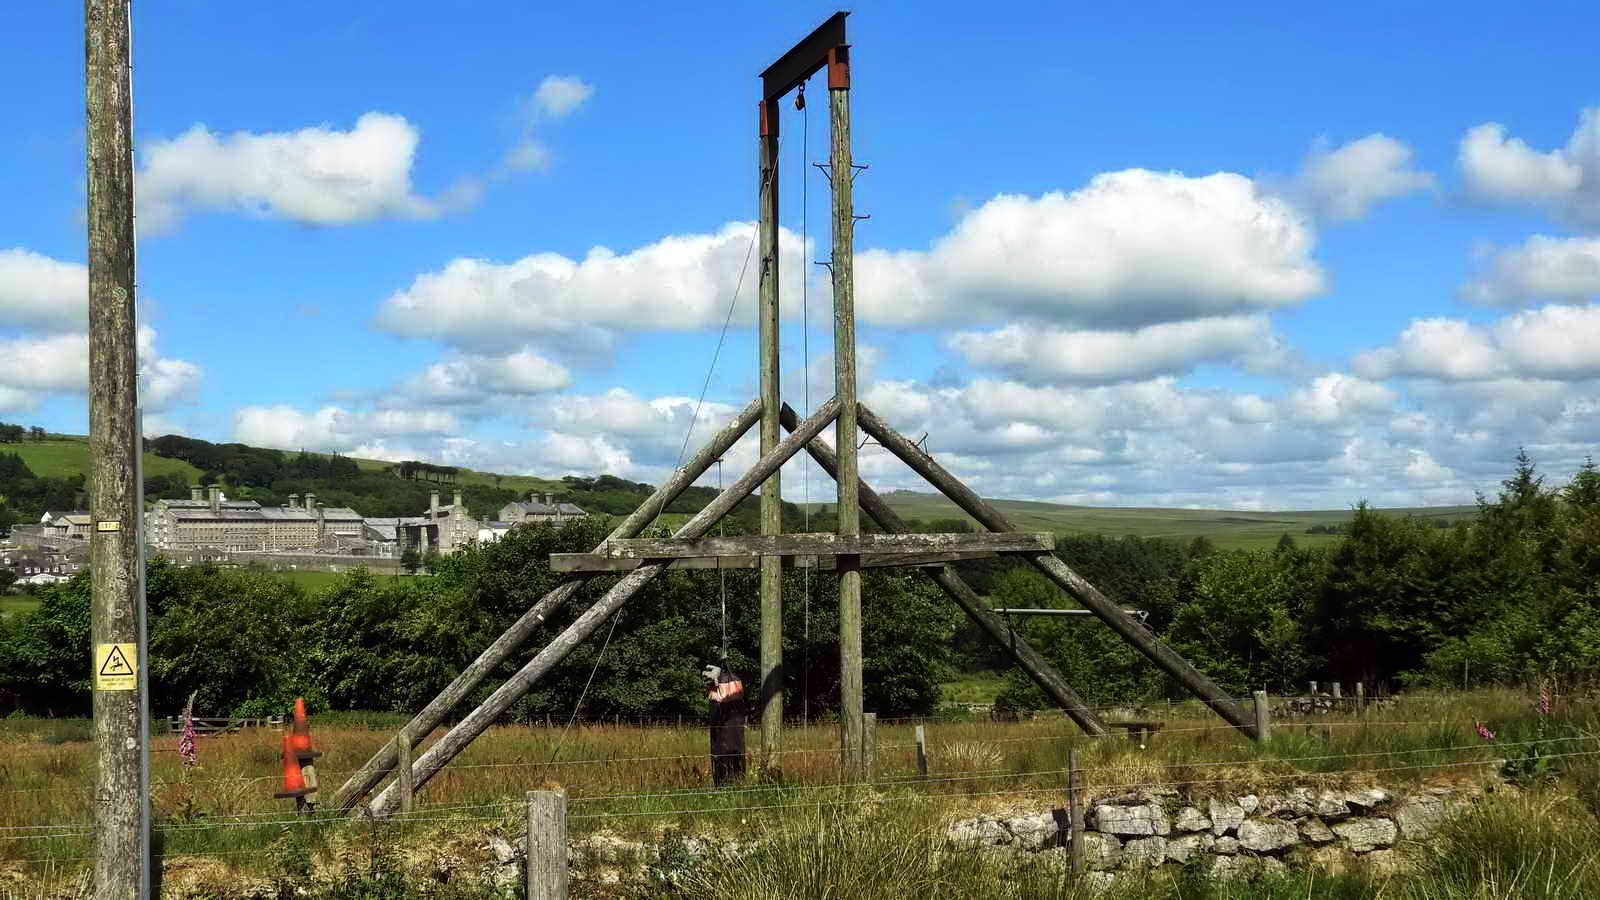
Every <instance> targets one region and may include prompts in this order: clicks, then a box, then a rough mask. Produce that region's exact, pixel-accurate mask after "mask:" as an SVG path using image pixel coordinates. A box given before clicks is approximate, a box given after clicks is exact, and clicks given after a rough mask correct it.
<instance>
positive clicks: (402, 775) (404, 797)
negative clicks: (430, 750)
mask: <svg viewBox="0 0 1600 900" xmlns="http://www.w3.org/2000/svg"><path fill="white" fill-rule="evenodd" d="M394 746H395V750H396V751H398V753H399V763H398V764H397V765H396V766H395V783H396V784H398V785H399V786H400V815H402V816H409V815H411V806H412V803H413V798H414V797H415V796H416V793H417V780H416V777H415V775H414V774H413V773H412V771H411V747H412V744H411V726H409V725H407V726H406V727H404V728H401V729H400V733H399V734H397V735H395V736H394Z"/></svg>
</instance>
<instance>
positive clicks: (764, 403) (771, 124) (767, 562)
mask: <svg viewBox="0 0 1600 900" xmlns="http://www.w3.org/2000/svg"><path fill="white" fill-rule="evenodd" d="M760 139H761V150H760V157H761V197H760V216H761V222H760V226H759V228H760V241H761V285H760V294H761V304H760V305H761V311H760V323H761V328H760V331H761V350H760V356H761V452H762V453H763V454H766V453H770V452H772V448H774V447H776V446H778V410H779V406H780V404H781V403H782V399H781V397H780V396H779V388H778V268H779V262H780V260H781V258H782V251H781V248H780V247H779V245H778V101H777V100H776V99H766V100H762V101H761V138H760ZM761 533H762V534H781V533H783V488H782V473H781V472H773V473H772V477H771V478H768V479H767V481H766V483H765V484H763V485H762V486H761ZM760 593H761V682H760V686H759V688H758V690H757V693H756V707H757V715H758V716H759V717H760V719H761V765H762V767H763V768H766V767H768V766H770V765H772V764H773V763H774V762H775V761H776V760H777V753H778V739H779V732H780V731H781V730H782V728H783V559H782V558H781V557H777V556H763V557H761V588H760ZM722 664H725V663H722Z"/></svg>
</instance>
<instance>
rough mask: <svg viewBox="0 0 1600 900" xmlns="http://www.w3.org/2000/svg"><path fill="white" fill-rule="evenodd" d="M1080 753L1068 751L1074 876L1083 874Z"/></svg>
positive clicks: (1069, 835)
mask: <svg viewBox="0 0 1600 900" xmlns="http://www.w3.org/2000/svg"><path fill="white" fill-rule="evenodd" d="M1078 779H1079V774H1078V751H1076V750H1068V751H1067V826H1068V827H1069V828H1071V829H1072V830H1071V831H1070V832H1068V833H1067V855H1068V859H1070V860H1071V861H1072V874H1074V875H1081V874H1083V857H1084V852H1083V785H1082V783H1081V782H1080V781H1079V780H1078Z"/></svg>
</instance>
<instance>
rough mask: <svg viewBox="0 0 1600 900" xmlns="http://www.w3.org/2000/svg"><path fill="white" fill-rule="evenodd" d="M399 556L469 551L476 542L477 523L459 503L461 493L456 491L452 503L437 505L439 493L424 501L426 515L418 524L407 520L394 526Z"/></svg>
mask: <svg viewBox="0 0 1600 900" xmlns="http://www.w3.org/2000/svg"><path fill="white" fill-rule="evenodd" d="M397 531H398V533H399V542H400V546H399V549H400V552H401V553H404V552H405V551H407V550H415V551H417V552H418V553H424V554H425V553H428V552H429V551H437V552H439V553H444V554H449V553H455V552H456V551H458V550H461V549H463V548H465V547H469V546H471V545H472V544H473V542H475V541H476V540H477V539H478V520H477V519H474V518H473V517H472V513H471V512H469V511H468V510H467V505H466V504H465V503H462V502H461V492H460V491H456V495H455V502H454V503H451V504H449V505H448V506H440V505H439V492H438V491H434V492H433V493H432V494H431V495H430V496H429V497H428V513H427V515H426V516H423V517H421V521H420V522H419V521H416V519H413V518H410V517H407V518H405V519H403V520H401V522H400V524H399V525H398V526H397Z"/></svg>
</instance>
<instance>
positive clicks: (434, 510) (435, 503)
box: [428, 491, 439, 520]
mask: <svg viewBox="0 0 1600 900" xmlns="http://www.w3.org/2000/svg"><path fill="white" fill-rule="evenodd" d="M437 518H439V492H438V491H434V492H433V493H431V494H429V495H428V519H429V520H433V519H437Z"/></svg>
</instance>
